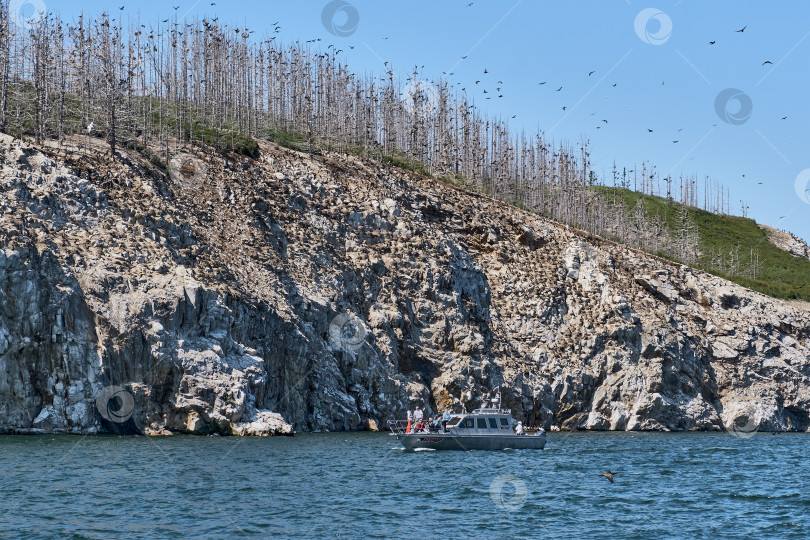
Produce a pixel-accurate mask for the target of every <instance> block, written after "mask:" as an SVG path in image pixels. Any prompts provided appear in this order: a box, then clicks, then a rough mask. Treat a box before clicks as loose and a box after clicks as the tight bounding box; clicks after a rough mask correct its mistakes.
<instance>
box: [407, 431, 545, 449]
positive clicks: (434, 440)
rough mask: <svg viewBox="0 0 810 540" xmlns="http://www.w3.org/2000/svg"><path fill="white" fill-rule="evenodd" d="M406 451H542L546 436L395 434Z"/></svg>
mask: <svg viewBox="0 0 810 540" xmlns="http://www.w3.org/2000/svg"><path fill="white" fill-rule="evenodd" d="M392 437H396V438H397V440H399V442H400V443H402V446H404V447H405V449H406V450H416V449H431V450H505V449H507V448H511V449H514V450H522V449H536V450H542V449H543V448H544V447H545V446H546V435H545V433H543V434H542V435H496V436H492V435H455V434H451V433H409V434H393V435H392Z"/></svg>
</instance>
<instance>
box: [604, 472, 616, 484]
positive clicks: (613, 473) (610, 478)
mask: <svg viewBox="0 0 810 540" xmlns="http://www.w3.org/2000/svg"><path fill="white" fill-rule="evenodd" d="M617 474H619V473H617V472H610V471H605V472H603V473H602V474H600V475H599V476H604V477H605V478H607V479H608V480H610V483H611V484H612V483H613V477H614V476H616V475H617Z"/></svg>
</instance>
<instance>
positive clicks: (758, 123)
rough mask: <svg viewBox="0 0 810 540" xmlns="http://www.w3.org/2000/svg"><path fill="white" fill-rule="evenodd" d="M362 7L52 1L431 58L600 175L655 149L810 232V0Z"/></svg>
mask: <svg viewBox="0 0 810 540" xmlns="http://www.w3.org/2000/svg"><path fill="white" fill-rule="evenodd" d="M16 1H17V2H18V3H19V2H20V1H23V0H16ZM40 2H42V0H36V3H35V4H39V3H40ZM346 3H347V4H348V6H347V7H345V8H344V9H342V10H338V11H337V13H336V14H335V17H334V18H333V19H331V20H332V21H333V23H334V25H335V26H334V27H331V28H327V27H326V26H325V25H324V24H323V22H322V13H323V10H324V7H325V6H326V5H327V4H328V2H326V1H320V0H319V1H287V2H278V1H275V0H267V1H263V2H255V3H254V2H225V1H224V0H222V1H219V2H216V4H217V5H215V6H211V5H210V4H211V0H200V1H199V2H194V1H180V0H177V1H175V2H173V3H172V2H157V1H152V0H145V1H141V2H138V3H135V2H132V1H125V0H119V1H118V2H105V1H101V0H87V1H83V2H75V1H65V0H45V4H44V5H45V7H46V8H47V9H48V10H50V11H56V12H59V13H60V14H61V15H62V16H63V17H66V18H68V19H71V18H73V17H75V16H76V15H78V14H79V13H80V12H81V11H84V12H85V13H88V14H95V13H99V12H101V11H102V10H104V9H108V10H109V11H110V12H114V13H119V11H118V7H119V6H120V5H126V8H125V11H124V13H128V14H129V15H130V16H138V15H139V16H140V17H141V19H142V20H143V21H157V20H158V18H160V19H163V18H166V16H168V15H171V14H173V13H174V10H173V9H172V4H173V5H176V6H179V8H178V10H177V14H178V16H185V17H187V18H195V17H202V16H204V15H207V16H219V18H220V22H229V23H234V24H244V25H246V26H248V27H250V28H251V29H254V30H256V35H257V36H260V35H264V34H265V33H266V34H268V35H270V34H272V33H273V27H272V24H273V23H275V22H276V21H278V23H279V25H280V26H281V29H280V30H279V33H278V34H277V35H278V36H279V38H280V39H281V40H283V41H284V42H287V43H289V42H293V41H296V40H301V41H304V40H308V39H314V38H321V39H322V41H321V42H319V43H318V45H319V46H320V47H322V48H326V47H327V45H329V44H335V45H336V47H337V48H340V49H343V51H344V52H343V53H341V54H342V55H343V56H344V60H345V61H346V62H347V63H348V64H349V66H350V67H351V68H352V69H353V70H354V71H356V72H373V73H380V72H382V71H383V68H384V66H383V62H384V61H388V62H389V63H390V64H392V65H393V67H394V69H395V70H396V71H398V72H399V73H401V74H402V75H403V77H405V76H407V74H408V73H410V72H411V71H412V69H413V66H419V68H420V72H421V77H422V78H423V79H426V80H431V79H436V78H438V77H446V78H447V80H448V81H450V83H451V84H453V85H456V84H457V83H458V88H462V87H465V88H467V90H468V93H471V94H473V95H475V96H476V101H477V103H478V105H479V106H480V107H481V108H482V109H485V110H487V111H489V112H490V113H491V114H493V115H500V116H501V117H503V118H508V119H509V122H510V124H511V125H512V126H514V127H515V128H518V129H522V128H525V129H526V130H527V131H530V132H532V131H536V130H538V129H540V130H543V131H545V132H546V133H547V135H548V137H549V138H553V139H555V140H567V141H570V142H572V143H575V142H577V141H578V140H580V139H581V138H582V137H586V138H588V139H590V141H591V150H592V153H591V158H592V160H593V169H594V170H595V171H596V172H597V174H600V175H601V174H603V172H604V174H605V175H608V174H609V171H610V169H611V167H612V163H613V160H614V159H615V160H616V162H617V164H618V165H619V166H620V167H621V166H622V165H627V168H628V169H629V168H633V166H634V165H635V164H638V163H640V162H641V161H642V160H646V161H648V162H651V163H653V164H655V165H656V166H657V170H658V171H659V173H661V174H662V176H663V175H666V174H668V173H669V174H672V175H673V176H678V175H680V174H684V175H693V174H696V175H698V177H700V178H703V177H704V176H706V175H708V176H710V177H711V178H712V179H713V180H714V181H716V182H722V183H724V184H725V185H727V186H728V187H729V188H730V190H731V198H732V200H733V201H735V203H734V204H733V205H732V210H733V211H734V212H735V213H739V212H740V202H739V201H740V200H741V199H742V200H745V201H746V202H747V204H748V206H749V215H750V217H753V218H754V219H756V220H757V221H758V222H759V223H764V224H768V225H773V226H776V227H779V228H782V229H786V230H789V231H791V232H793V233H794V234H797V235H798V236H801V237H803V238H804V239H806V240H810V204H808V203H807V202H805V201H804V200H802V199H801V198H800V195H799V193H797V191H798V192H804V189H805V188H806V187H810V186H808V183H810V171H808V172H807V173H806V174H805V175H801V173H802V171H804V170H806V169H810V151H808V150H810V144H808V143H810V107H808V95H810V93H809V92H808V88H810V70H809V69H808V66H810V62H808V58H809V57H810V2H804V1H792V2H779V3H765V2H733V3H732V2H703V1H698V0H680V1H664V2H656V3H650V2H647V1H646V0H645V1H644V2H640V1H638V0H610V1H588V2H585V1H582V2H545V1H544V2H540V1H535V0H520V1H518V0H506V1H494V0H492V1H485V0H472V5H471V6H469V5H468V4H469V3H470V1H469V0H466V1H464V0H445V1H442V0H432V1H421V0H410V1H408V2H391V1H381V0H346ZM648 8H653V9H652V10H651V11H646V12H643V10H645V9H648ZM30 9H32V8H31V5H28V6H23V10H30ZM639 14H641V15H639ZM350 18H351V19H352V20H350ZM355 18H356V23H357V24H356V27H355V28H353V29H348V30H347V31H346V32H343V33H348V34H349V35H346V36H337V35H334V34H333V33H330V30H334V29H335V28H338V29H340V28H341V27H344V26H345V24H346V23H347V22H348V23H351V25H352V26H354V25H353V23H354V22H355V20H354V19H355ZM637 18H639V21H640V25H637V24H636V19H637ZM645 21H646V23H647V24H644V22H645ZM637 27H638V28H639V31H638V32H637V30H636V28H637ZM743 27H746V28H745V31H744V32H736V30H739V29H741V28H743ZM385 38H387V39H385ZM710 41H715V44H714V45H711V44H710V43H709V42H710ZM350 46H353V47H354V49H350ZM462 56H467V58H466V59H462V58H461V57H462ZM765 61H771V62H772V64H766V65H762V64H763V62H765ZM422 66H424V67H423V68H422ZM484 69H487V71H488V72H489V73H488V74H486V75H484V73H483V72H484ZM591 71H593V72H594V73H593V74H592V75H591V76H589V75H588V73H589V72H591ZM443 72H446V73H447V75H443ZM451 72H452V75H450V73H451ZM476 80H481V81H482V82H481V83H480V84H479V85H477V86H476V85H475V81H476ZM497 81H503V82H502V84H497ZM542 81H546V84H545V85H540V84H538V83H540V82H542ZM614 83H615V84H616V86H615V87H614V86H612V85H613V84H614ZM662 83H663V84H662ZM496 86H500V87H501V91H500V92H499V93H500V94H503V98H500V99H498V98H495V99H492V100H485V99H484V97H485V96H484V94H483V93H482V90H483V89H484V88H487V89H488V90H489V92H490V93H489V94H487V95H490V96H491V95H492V92H493V91H494V90H495V87H496ZM560 86H562V87H563V89H562V90H561V91H559V92H557V91H556V90H557V88H559V87H560ZM728 88H734V89H738V90H740V91H741V93H742V95H741V96H740V99H731V100H730V101H728V103H727V106H726V107H722V106H721V107H720V111H721V113H723V115H724V117H725V119H726V120H728V119H730V120H731V123H729V122H728V121H726V120H724V119H722V118H721V117H720V115H718V112H717V107H716V106H715V101H716V99H717V96H718V95H719V94H721V93H722V92H723V91H724V90H726V89H728ZM496 95H497V94H496ZM748 104H750V115H749V114H747V113H748V110H747V105H748ZM563 106H565V107H566V110H565V111H563V109H562V107H563ZM741 107H742V110H741ZM513 115H517V117H516V118H515V119H512V118H511V117H512V116H513ZM785 116H786V117H787V118H786V119H784V120H783V119H782V118H783V117H785ZM602 120H607V121H608V122H607V123H604V122H602ZM596 126H600V129H596ZM649 129H652V130H653V132H652V133H650V132H649V131H648V130H649ZM675 140H677V141H678V142H677V143H673V141H675ZM743 175H745V176H744V177H743ZM797 178H799V180H798V182H797ZM805 180H806V181H805ZM760 182H762V184H760ZM797 184H798V185H797ZM809 196H810V194H809Z"/></svg>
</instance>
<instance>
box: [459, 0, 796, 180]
mask: <svg viewBox="0 0 810 540" xmlns="http://www.w3.org/2000/svg"><path fill="white" fill-rule="evenodd" d="M472 5H473V3H472V2H471V3H470V4H468V7H469V6H472ZM746 28H748V26H747V25H746V26H743V27H742V28H740V29H739V30H736V31H735V32H737V33H743V32H745V29H746ZM716 43H717V41H716V40H712V41H710V42H709V45H714V44H716ZM461 59H462V60H466V59H467V56H462V57H461ZM768 64H771V65H773V62H772V61H770V60H765V61H764V62H762V66H765V65H768ZM594 73H596V70H591V71H589V72H588V75H587V77H591V76H592V75H593V74H594ZM445 74H446V73H445ZM452 74H453V73H450V75H452ZM488 74H489V71H488V70H487V69H486V68H484V75H488ZM481 82H482V81H481V80H477V81H475V84H476V85H478V84H479V83H481ZM458 84H460V83H458ZM498 84H500V85H502V84H503V81H498ZM537 84H538V86H544V85H546V84H548V81H540V82H538V83H537ZM665 85H666V81H661V86H665ZM610 86H611V87H612V88H616V87H617V86H618V83H617V82H614V83H612V84H611V85H610ZM501 88H502V87H500V86H498V87H496V91H497V93H498V96H497V97H498V98H499V99H500V98H503V93H502V90H501ZM563 88H564V85H561V86H559V87H558V88H557V89H556V90H555V92H562V90H563ZM462 90H466V88H462ZM483 93H484V94H489V93H490V92H489V91H488V90H487V89H486V88H484V89H483ZM605 97H607V96H605ZM485 99H492V96H490V95H488V96H486V98H485ZM561 108H562V110H563V112H565V111H569V110H570V107H569V106H568V105H563V106H562V107H561ZM626 111H627V112H631V111H632V109H631V108H629V107H628V108H627V109H626ZM595 115H596V113H595V112H594V113H591V116H595ZM516 117H517V115H514V116H512V118H516ZM787 118H788V117H787V116H783V117H781V119H782V120H787ZM601 122H602V123H603V124H604V125H607V124H608V123H609V122H608V120H607V119H606V118H602V119H601ZM714 125H715V126H716V125H717V124H714ZM595 127H596V129H602V127H603V125H601V124H600V125H596V126H595ZM646 129H647V133H654V131H655V130H654V129H653V128H646ZM681 131H683V128H680V129H678V132H681ZM679 142H680V139H673V140H672V143H673V144H678V143H679ZM743 176H745V175H743ZM761 183H762V182H760V184H761Z"/></svg>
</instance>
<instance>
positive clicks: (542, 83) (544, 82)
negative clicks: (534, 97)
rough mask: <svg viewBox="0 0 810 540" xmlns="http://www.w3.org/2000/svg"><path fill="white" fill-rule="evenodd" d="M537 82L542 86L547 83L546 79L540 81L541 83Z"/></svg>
mask: <svg viewBox="0 0 810 540" xmlns="http://www.w3.org/2000/svg"><path fill="white" fill-rule="evenodd" d="M537 84H539V85H540V86H543V85H544V84H546V81H543V82H539V83H537Z"/></svg>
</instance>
